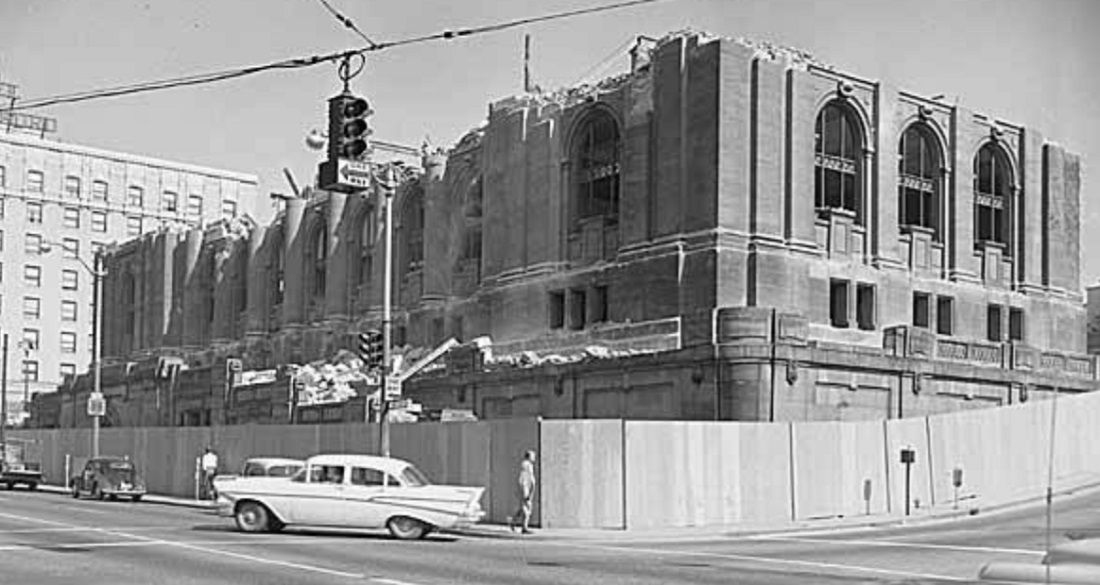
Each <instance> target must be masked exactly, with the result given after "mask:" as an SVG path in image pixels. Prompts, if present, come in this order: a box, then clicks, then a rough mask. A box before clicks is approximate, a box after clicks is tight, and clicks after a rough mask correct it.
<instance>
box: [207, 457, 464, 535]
mask: <svg viewBox="0 0 1100 585" xmlns="http://www.w3.org/2000/svg"><path fill="white" fill-rule="evenodd" d="M214 485H215V488H216V489H217V491H218V495H219V496H220V498H219V503H220V506H219V513H220V514H221V515H223V516H232V517H234V518H235V519H236V521H237V527H238V528H240V529H241V530H243V531H245V532H261V531H277V530H281V529H282V528H283V527H284V526H286V525H288V524H302V525H309V526H339V527H347V528H387V529H389V531H390V533H391V534H392V535H393V536H394V537H396V538H400V539H416V538H423V537H424V536H427V535H428V534H429V533H430V532H431V531H433V530H435V529H438V528H443V529H447V528H454V527H456V526H461V525H466V524H473V523H475V522H477V521H478V520H480V519H481V518H482V517H483V516H484V515H485V512H484V511H482V509H481V503H480V501H481V495H482V494H483V493H484V492H485V488H480V487H460V486H446V485H431V483H430V482H429V481H428V479H427V478H426V477H424V474H423V473H421V472H420V470H418V469H417V468H416V467H415V466H414V465H412V464H411V463H409V462H407V461H402V460H400V459H393V458H389V457H374V456H370V455H315V456H313V457H310V458H309V459H307V460H306V464H305V467H304V468H303V469H302V470H301V471H299V472H298V473H297V474H296V475H295V476H294V477H292V478H290V479H289V480H288V479H286V478H273V477H217V478H215V479H214Z"/></svg>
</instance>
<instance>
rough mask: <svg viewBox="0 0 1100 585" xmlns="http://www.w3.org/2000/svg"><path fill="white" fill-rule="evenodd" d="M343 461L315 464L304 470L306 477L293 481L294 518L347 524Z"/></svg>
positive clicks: (299, 520)
mask: <svg viewBox="0 0 1100 585" xmlns="http://www.w3.org/2000/svg"><path fill="white" fill-rule="evenodd" d="M345 471H346V470H345V468H344V466H343V465H313V466H310V468H309V469H308V471H307V473H305V474H303V481H300V482H299V481H292V482H288V483H289V484H291V485H293V488H292V490H293V494H292V495H291V497H290V498H288V499H289V500H290V501H289V504H290V506H289V508H290V515H291V520H290V521H291V522H294V523H296V524H312V525H316V526H343V525H346V524H347V519H346V514H345V510H344V490H345V488H346V481H345V479H346V476H347V474H346V473H345Z"/></svg>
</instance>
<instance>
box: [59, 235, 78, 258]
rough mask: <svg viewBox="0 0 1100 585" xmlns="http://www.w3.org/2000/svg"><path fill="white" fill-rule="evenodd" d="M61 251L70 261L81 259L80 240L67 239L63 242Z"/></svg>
mask: <svg viewBox="0 0 1100 585" xmlns="http://www.w3.org/2000/svg"><path fill="white" fill-rule="evenodd" d="M61 251H62V253H63V254H64V255H65V258H66V259H68V260H79V259H80V240H77V239H75V238H65V239H64V240H61Z"/></svg>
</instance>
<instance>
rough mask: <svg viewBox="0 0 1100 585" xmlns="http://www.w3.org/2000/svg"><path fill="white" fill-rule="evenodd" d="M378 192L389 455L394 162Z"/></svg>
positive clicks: (383, 424) (383, 440)
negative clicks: (381, 223) (382, 217)
mask: <svg viewBox="0 0 1100 585" xmlns="http://www.w3.org/2000/svg"><path fill="white" fill-rule="evenodd" d="M378 188H379V195H380V199H381V201H382V204H383V205H385V208H386V209H385V217H386V225H385V227H384V228H383V229H384V230H385V237H384V240H385V244H386V252H385V257H384V259H383V262H382V266H383V268H382V390H381V395H380V396H379V407H380V408H379V410H380V411H381V413H382V416H381V420H379V421H378V422H379V424H378V427H379V431H378V432H379V435H380V436H379V441H378V442H379V446H380V448H381V452H382V456H383V457H389V456H390V423H389V414H390V412H389V411H390V409H389V400H388V397H387V396H386V384H387V382H388V380H389V376H390V373H391V372H390V371H389V370H390V358H391V357H392V350H391V349H390V346H391V340H392V339H393V316H392V311H393V306H392V305H393V298H392V295H393V197H394V192H395V191H396V189H397V181H396V179H395V178H394V172H393V165H390V164H387V165H386V166H385V167H384V168H383V169H382V175H381V177H379V178H378Z"/></svg>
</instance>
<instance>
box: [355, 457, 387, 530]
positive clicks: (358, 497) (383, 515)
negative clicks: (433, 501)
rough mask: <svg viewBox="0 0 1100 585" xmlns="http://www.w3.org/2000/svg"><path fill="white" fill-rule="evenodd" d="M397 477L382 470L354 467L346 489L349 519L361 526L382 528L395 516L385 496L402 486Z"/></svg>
mask: <svg viewBox="0 0 1100 585" xmlns="http://www.w3.org/2000/svg"><path fill="white" fill-rule="evenodd" d="M399 485H400V484H399V483H398V480H397V479H396V478H395V477H393V476H392V475H389V474H387V473H385V472H384V471H382V470H380V469H373V468H370V467H352V468H351V477H350V483H349V485H348V487H347V489H346V490H345V492H344V496H345V499H344V501H345V507H346V509H347V514H348V520H349V521H350V522H351V523H353V524H354V525H355V526H356V527H359V528H382V527H384V526H385V525H386V520H387V519H389V517H390V516H391V515H393V512H394V511H393V506H392V505H391V504H390V503H388V501H387V499H386V496H388V495H390V494H392V493H393V492H394V491H395V490H398V489H400V488H399Z"/></svg>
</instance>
